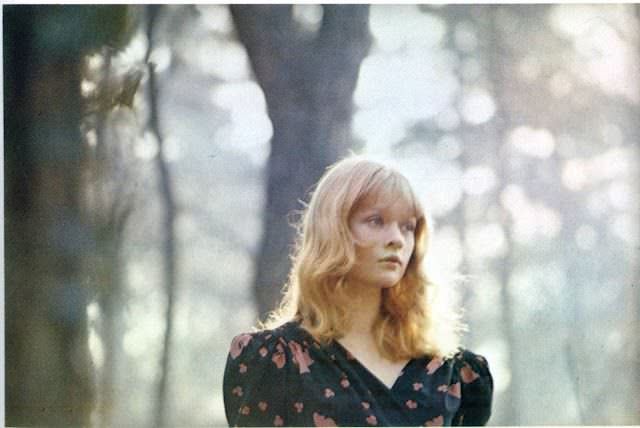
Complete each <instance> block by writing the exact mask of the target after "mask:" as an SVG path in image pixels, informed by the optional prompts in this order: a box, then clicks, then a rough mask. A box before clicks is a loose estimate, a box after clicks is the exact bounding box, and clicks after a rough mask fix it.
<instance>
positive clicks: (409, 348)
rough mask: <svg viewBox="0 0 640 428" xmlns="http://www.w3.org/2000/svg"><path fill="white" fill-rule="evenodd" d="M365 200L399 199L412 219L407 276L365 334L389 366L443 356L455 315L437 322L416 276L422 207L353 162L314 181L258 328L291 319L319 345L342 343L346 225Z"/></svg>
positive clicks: (384, 176) (428, 290)
mask: <svg viewBox="0 0 640 428" xmlns="http://www.w3.org/2000/svg"><path fill="white" fill-rule="evenodd" d="M368 196H374V197H377V198H385V199H388V198H390V199H392V200H393V199H395V198H403V199H404V200H405V201H406V202H407V203H408V204H409V206H411V207H412V209H413V212H414V215H415V217H416V219H417V224H416V229H415V247H414V250H413V254H412V255H411V258H410V260H409V263H408V265H407V269H406V271H405V273H404V275H403V277H402V278H401V280H400V281H399V282H398V284H396V285H394V286H393V287H390V288H385V289H383V290H382V303H381V307H380V312H379V315H378V317H377V319H376V321H375V322H374V325H373V329H372V331H373V334H374V338H375V342H376V345H377V347H378V349H379V351H380V352H381V354H382V355H383V356H384V357H386V358H388V359H390V360H400V359H406V358H415V357H420V356H423V355H431V356H437V357H444V356H447V355H451V354H452V353H453V352H454V351H455V349H456V348H457V346H458V342H459V331H460V330H461V324H460V323H459V318H458V317H457V316H456V315H455V313H453V312H451V311H450V312H449V313H448V314H447V313H444V314H445V315H449V316H445V317H444V319H440V318H439V317H438V311H435V310H434V304H435V299H434V297H435V296H434V293H433V292H434V284H432V283H431V282H430V281H429V279H428V277H427V275H426V273H425V271H424V269H423V261H424V258H425V255H426V252H427V246H428V239H429V231H428V229H429V228H428V227H427V226H428V225H427V219H426V217H425V213H424V210H423V208H422V205H421V204H420V202H419V200H418V198H416V195H415V194H414V191H413V189H412V188H411V186H410V184H409V181H408V180H407V179H406V178H405V177H404V176H403V175H402V174H400V173H399V172H398V171H396V170H394V169H392V168H389V167H387V166H385V165H382V164H380V163H377V162H373V161H371V160H367V159H364V158H362V157H359V156H350V157H347V158H345V159H343V160H341V161H338V162H336V163H335V164H333V165H332V166H330V167H329V168H328V169H327V171H326V172H325V174H324V175H323V176H322V178H321V179H320V181H319V182H318V184H317V186H316V189H315V191H314V192H313V195H312V197H311V201H310V202H309V204H308V206H307V207H306V209H305V210H304V213H303V216H302V221H301V222H300V223H299V224H298V235H297V240H296V247H295V252H294V254H293V257H292V261H293V265H292V268H291V272H290V274H289V279H288V282H287V284H286V286H285V293H284V298H283V300H282V302H281V304H280V307H279V309H277V310H276V311H274V312H272V313H271V314H270V315H269V318H268V319H267V321H266V323H264V324H263V325H262V327H263V328H273V327H276V326H278V325H281V324H282V323H284V322H287V321H291V320H297V321H304V325H305V328H306V329H307V330H308V331H309V333H311V335H312V336H314V338H316V339H317V340H318V341H320V342H321V343H325V344H326V343H328V342H330V341H331V340H334V339H339V338H341V337H343V336H344V334H345V333H346V331H347V330H348V328H349V326H350V320H349V307H350V305H351V304H352V303H353V299H354V296H353V291H352V290H350V287H349V284H348V282H347V281H346V279H345V278H346V276H347V274H348V273H349V272H350V271H351V269H352V267H353V266H354V264H355V262H356V252H355V244H354V239H353V236H352V234H351V231H350V229H349V219H350V216H351V214H352V212H353V211H354V208H355V207H356V206H357V204H358V202H360V201H361V200H363V199H364V198H366V197H368ZM441 313H442V312H441ZM451 315H453V316H451Z"/></svg>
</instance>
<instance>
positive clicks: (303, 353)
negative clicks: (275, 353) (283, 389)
mask: <svg viewBox="0 0 640 428" xmlns="http://www.w3.org/2000/svg"><path fill="white" fill-rule="evenodd" d="M289 349H290V350H291V354H292V355H293V362H294V363H295V364H297V365H298V369H299V370H300V374H304V373H309V372H310V370H309V366H310V365H311V364H313V360H312V359H311V357H310V356H309V349H308V348H305V349H304V350H303V349H302V346H300V344H298V342H296V341H294V340H292V341H290V342H289Z"/></svg>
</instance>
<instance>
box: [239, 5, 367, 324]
mask: <svg viewBox="0 0 640 428" xmlns="http://www.w3.org/2000/svg"><path fill="white" fill-rule="evenodd" d="M292 7H293V6H291V5H232V6H231V14H232V17H233V20H234V23H235V28H236V31H237V33H238V37H239V39H240V41H241V42H242V43H243V44H244V46H245V47H246V49H247V53H248V55H249V59H250V61H251V65H252V67H253V71H254V74H255V77H256V80H257V82H258V84H259V85H260V86H261V87H262V90H263V91H264V95H265V98H266V101H267V109H268V114H269V117H270V119H271V122H272V125H273V138H272V140H271V153H270V155H269V160H268V164H267V170H266V176H267V177H266V178H267V185H266V206H265V216H264V222H263V236H262V240H261V245H260V253H259V255H258V260H257V266H256V270H255V276H254V292H255V297H256V302H257V306H258V313H259V316H260V317H261V318H262V317H263V316H264V315H265V314H266V313H267V312H268V311H270V310H272V309H274V308H275V307H276V304H277V302H278V301H279V300H280V297H281V296H280V289H281V287H282V285H283V284H284V283H285V281H286V278H287V273H288V272H289V269H290V260H289V258H288V254H290V253H291V251H292V245H293V242H294V229H293V228H292V227H291V225H290V224H289V221H288V218H287V216H288V215H289V214H290V213H292V212H293V211H294V210H299V209H301V208H302V207H301V206H300V205H299V203H298V201H299V200H300V199H305V197H306V195H307V193H308V192H309V191H310V190H311V186H312V185H313V184H314V183H315V182H316V181H317V180H318V179H319V178H320V176H321V175H322V173H323V172H324V170H325V167H326V166H327V165H329V164H331V163H333V162H334V161H336V160H338V159H339V158H340V157H342V156H344V155H345V154H347V151H348V149H349V148H350V147H352V146H353V141H352V138H351V129H350V127H351V117H352V113H353V102H352V97H353V91H354V89H355V86H356V82H357V78H358V71H359V68H360V64H361V62H362V60H363V59H364V57H365V56H366V54H367V52H368V49H369V46H370V44H371V36H370V34H369V28H368V19H369V8H368V6H366V5H325V6H323V18H322V23H321V26H320V28H319V30H318V31H317V32H316V33H315V34H313V35H312V34H309V33H308V32H304V31H302V30H300V29H298V28H297V27H296V26H295V23H294V21H293V19H292Z"/></svg>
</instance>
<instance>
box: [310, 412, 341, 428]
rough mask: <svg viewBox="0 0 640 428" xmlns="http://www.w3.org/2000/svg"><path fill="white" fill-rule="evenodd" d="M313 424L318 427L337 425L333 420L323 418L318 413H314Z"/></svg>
mask: <svg viewBox="0 0 640 428" xmlns="http://www.w3.org/2000/svg"><path fill="white" fill-rule="evenodd" d="M313 424H314V425H315V426H317V427H335V426H336V423H335V421H334V420H333V419H331V418H327V417H325V416H322V415H321V414H320V413H318V412H314V413H313Z"/></svg>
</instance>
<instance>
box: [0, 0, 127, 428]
mask: <svg viewBox="0 0 640 428" xmlns="http://www.w3.org/2000/svg"><path fill="white" fill-rule="evenodd" d="M3 10H4V28H5V38H4V54H5V56H4V58H5V61H4V87H5V91H6V92H5V104H4V107H5V124H6V128H5V129H6V134H5V167H6V172H7V174H6V178H7V182H6V204H7V205H6V211H5V212H6V218H5V221H6V227H5V233H6V235H5V236H6V243H7V245H6V259H5V260H6V264H5V266H6V294H5V296H6V306H5V308H6V311H7V312H6V323H7V324H6V337H5V345H6V359H5V369H6V403H5V404H6V423H7V424H8V425H21V426H22V425H42V426H84V425H88V424H89V416H90V413H91V410H92V407H93V404H94V379H93V368H92V364H91V359H90V355H89V350H88V342H87V313H86V306H87V302H88V298H89V290H87V289H86V287H85V286H83V285H82V284H83V278H82V270H81V266H82V255H83V254H84V252H85V251H86V250H88V249H89V248H90V247H91V242H92V240H93V238H94V235H93V231H92V230H91V228H90V227H88V226H87V224H86V223H85V222H84V221H83V219H82V216H81V211H80V201H79V182H80V169H81V158H82V150H81V143H80V142H81V136H80V132H79V128H80V121H81V113H82V112H81V105H82V102H81V97H80V80H81V68H80V62H81V58H82V54H83V52H84V51H85V50H86V49H87V48H92V47H97V46H99V45H100V44H101V43H105V42H107V41H109V40H111V38H112V36H113V35H118V34H120V33H121V31H122V29H123V24H124V22H125V19H126V7H124V6H118V7H104V6H101V7H94V6H91V7H88V6H82V7H78V6H64V7H63V6H22V5H21V6H6V7H4V8H3ZM65 25H66V27H65ZM51 28H56V29H58V28H64V29H65V30H66V31H65V30H63V31H56V32H53V33H52V32H49V31H50V30H49V29H51ZM85 36H86V37H85Z"/></svg>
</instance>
